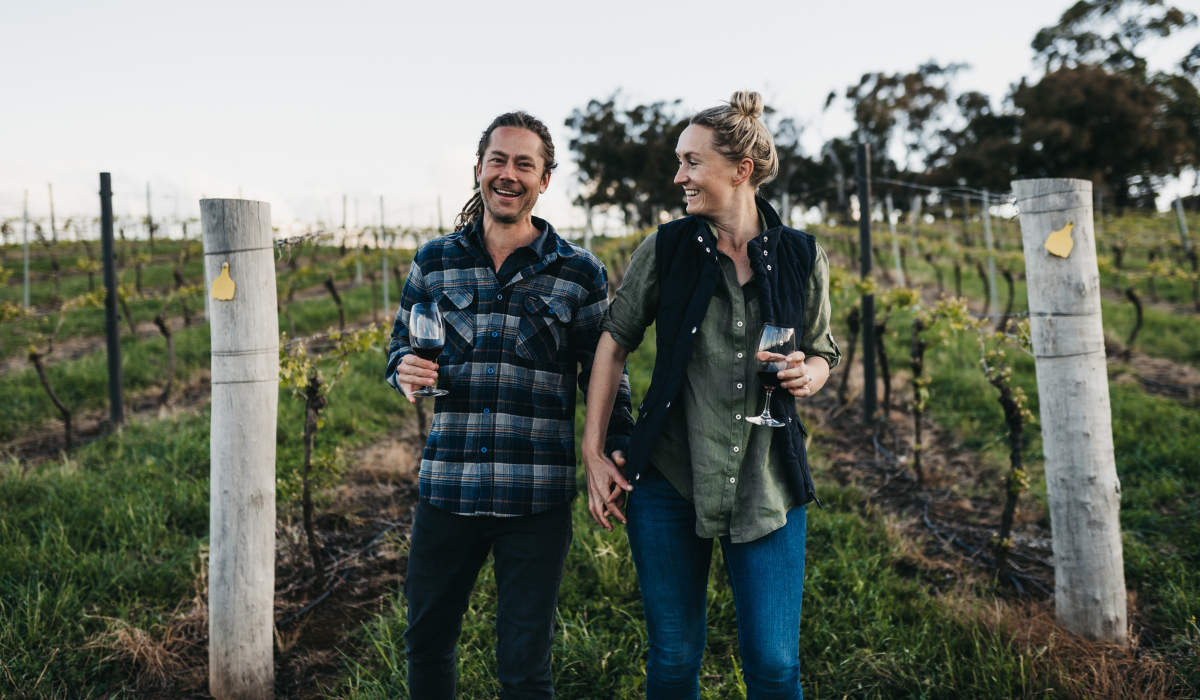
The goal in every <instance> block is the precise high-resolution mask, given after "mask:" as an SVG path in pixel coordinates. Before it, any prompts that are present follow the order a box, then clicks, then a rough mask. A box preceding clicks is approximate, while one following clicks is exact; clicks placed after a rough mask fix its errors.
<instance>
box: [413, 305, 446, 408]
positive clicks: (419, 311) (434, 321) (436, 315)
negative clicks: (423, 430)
mask: <svg viewBox="0 0 1200 700" xmlns="http://www.w3.org/2000/svg"><path fill="white" fill-rule="evenodd" d="M408 337H409V340H410V342H411V344H412V349H413V353H414V354H416V356H417V357H419V358H421V359H422V360H429V361H430V362H434V361H436V360H437V358H438V355H441V354H442V347H443V346H445V344H446V324H445V322H443V321H442V312H441V311H440V310H439V309H438V306H437V304H435V303H432V302H424V303H420V304H413V307H412V310H411V311H409V312H408ZM449 393H450V392H448V391H446V390H445V389H434V388H433V387H431V386H427V387H425V388H424V389H420V390H418V391H414V392H413V396H445V395H446V394H449Z"/></svg>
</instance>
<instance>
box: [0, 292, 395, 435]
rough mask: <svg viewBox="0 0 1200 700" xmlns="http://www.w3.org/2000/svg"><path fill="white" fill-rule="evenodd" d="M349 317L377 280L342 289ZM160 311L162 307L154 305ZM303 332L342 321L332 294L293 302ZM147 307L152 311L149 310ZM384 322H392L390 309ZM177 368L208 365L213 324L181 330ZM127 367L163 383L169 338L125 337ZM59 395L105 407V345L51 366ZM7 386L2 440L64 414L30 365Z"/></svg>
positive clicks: (126, 371) (283, 325) (1, 397)
mask: <svg viewBox="0 0 1200 700" xmlns="http://www.w3.org/2000/svg"><path fill="white" fill-rule="evenodd" d="M342 300H343V303H344V304H345V306H346V315H347V318H348V319H356V318H362V317H363V316H366V315H369V314H370V313H371V286H370V285H363V286H361V287H356V288H354V289H351V290H349V291H343V292H342ZM151 311H154V312H155V313H157V311H156V310H154V309H151ZM288 311H289V313H290V314H291V315H292V319H293V320H294V321H295V322H296V332H297V333H298V334H302V335H304V334H311V333H316V332H319V331H323V330H326V329H328V328H331V327H336V326H337V322H338V314H337V307H336V306H335V304H334V302H333V300H332V299H331V298H329V297H328V296H323V297H318V298H314V299H309V300H306V301H297V302H294V303H293V304H291V305H290V306H289V308H288ZM142 313H148V312H147V311H145V310H143V311H142ZM380 320H381V322H383V323H385V325H386V324H388V323H389V321H390V319H388V318H387V315H386V314H384V315H381V317H380ZM279 328H280V330H287V329H288V322H287V319H286V318H284V317H283V316H280V318H279ZM174 335H175V373H176V377H178V378H186V377H189V376H192V375H193V374H194V373H195V372H196V371H197V370H199V369H201V368H204V367H207V366H208V350H209V336H208V325H207V324H199V325H196V326H193V327H192V328H188V329H184V330H181V331H178V332H176V333H175V334H174ZM121 368H122V373H123V375H124V383H125V391H126V392H140V391H146V390H149V389H152V388H155V387H161V386H162V384H163V381H164V377H163V373H164V372H165V369H166V341H165V340H164V339H163V338H161V337H160V338H153V339H149V340H147V339H137V338H134V337H132V336H129V335H126V336H125V337H123V338H122V339H121ZM46 373H47V375H48V376H49V379H50V384H51V386H53V387H54V390H55V392H56V393H57V394H58V396H59V398H61V399H62V400H63V402H64V403H65V404H66V405H67V406H68V407H69V408H71V410H72V411H75V412H76V413H77V415H78V412H79V411H88V410H94V409H102V408H104V407H105V406H107V405H108V404H107V402H108V367H107V358H106V354H105V352H104V351H103V350H101V351H97V352H94V353H91V354H89V355H86V356H84V357H82V358H80V359H78V360H72V361H69V362H61V363H58V364H54V365H51V366H50V367H48V368H47V370H46ZM4 388H5V391H4V392H2V393H0V442H2V441H8V440H12V439H14V438H16V437H18V436H20V435H21V434H23V433H25V432H26V431H28V430H29V429H30V428H32V427H37V426H39V425H42V424H44V423H46V422H48V421H57V420H58V411H57V410H56V409H55V408H54V404H53V403H51V401H50V398H49V397H48V396H47V395H46V392H45V391H44V390H43V389H42V387H41V384H40V383H39V381H38V377H37V374H36V373H35V372H34V371H33V370H32V369H28V370H25V371H22V372H19V373H15V374H11V375H8V376H5V377H4Z"/></svg>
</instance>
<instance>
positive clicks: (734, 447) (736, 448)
mask: <svg viewBox="0 0 1200 700" xmlns="http://www.w3.org/2000/svg"><path fill="white" fill-rule="evenodd" d="M733 451H734V452H741V451H742V448H740V447H738V446H737V445H734V446H733Z"/></svg>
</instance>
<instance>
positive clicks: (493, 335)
mask: <svg viewBox="0 0 1200 700" xmlns="http://www.w3.org/2000/svg"><path fill="white" fill-rule="evenodd" d="M498 335H500V334H499V333H497V332H496V331H492V337H493V338H495V337H496V336H498Z"/></svg>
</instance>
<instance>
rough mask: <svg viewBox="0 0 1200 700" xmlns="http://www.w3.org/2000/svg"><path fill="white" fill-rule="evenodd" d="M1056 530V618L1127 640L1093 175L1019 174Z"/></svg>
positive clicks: (1098, 636) (1093, 635)
mask: <svg viewBox="0 0 1200 700" xmlns="http://www.w3.org/2000/svg"><path fill="white" fill-rule="evenodd" d="M1013 193H1014V194H1015V195H1016V199H1017V206H1018V207H1020V210H1021V237H1022V240H1023V242H1024V247H1025V271H1026V277H1027V280H1028V288H1029V315H1030V326H1031V331H1032V335H1033V354H1034V357H1035V358H1036V365H1037V385H1038V404H1039V410H1040V413H1041V423H1042V445H1043V446H1042V450H1043V453H1044V454H1045V458H1046V489H1047V492H1048V496H1049V500H1050V527H1051V530H1052V532H1053V537H1054V576H1055V591H1054V600H1055V606H1056V608H1057V612H1058V617H1059V619H1060V620H1062V622H1063V624H1065V625H1066V627H1067V628H1068V629H1070V630H1071V631H1073V632H1075V633H1076V634H1079V635H1081V636H1083V637H1086V638H1088V639H1093V640H1104V641H1109V642H1124V641H1125V638H1126V635H1127V634H1128V624H1127V619H1126V611H1125V602H1126V601H1125V568H1124V556H1123V553H1122V550H1121V525H1120V520H1119V518H1118V513H1119V510H1120V506H1121V483H1120V481H1119V480H1118V479H1117V469H1116V463H1115V460H1114V455H1113V439H1112V410H1111V404H1110V402H1109V395H1108V374H1107V371H1106V369H1107V368H1106V364H1105V354H1104V332H1103V330H1102V328H1101V325H1100V320H1101V319H1100V272H1099V270H1098V268H1097V263H1096V240H1095V237H1094V235H1093V228H1092V226H1093V223H1092V183H1090V182H1088V181H1087V180H1067V179H1046V180H1018V181H1016V182H1014V183H1013Z"/></svg>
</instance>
